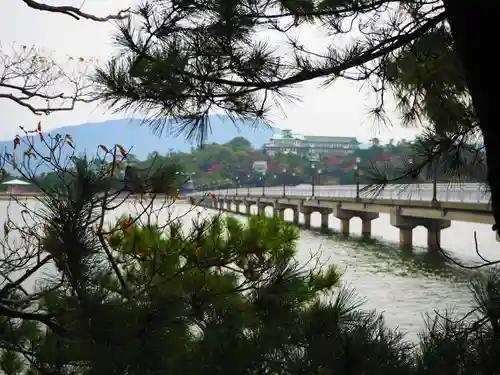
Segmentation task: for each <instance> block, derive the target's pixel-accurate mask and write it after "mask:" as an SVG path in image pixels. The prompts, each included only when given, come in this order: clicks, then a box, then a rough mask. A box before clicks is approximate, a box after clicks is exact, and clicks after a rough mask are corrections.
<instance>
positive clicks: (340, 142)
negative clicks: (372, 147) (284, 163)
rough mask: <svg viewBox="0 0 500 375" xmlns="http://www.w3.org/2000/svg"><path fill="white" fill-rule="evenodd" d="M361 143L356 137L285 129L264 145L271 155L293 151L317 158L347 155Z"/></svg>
mask: <svg viewBox="0 0 500 375" xmlns="http://www.w3.org/2000/svg"><path fill="white" fill-rule="evenodd" d="M359 144H360V143H359V142H358V140H357V139H356V138H355V137H325V136H316V135H304V134H301V133H294V132H292V131H291V130H289V129H284V130H282V131H281V132H280V133H275V134H274V135H273V136H272V138H271V139H270V141H269V143H267V144H266V145H265V146H264V147H265V149H266V152H267V153H268V154H270V155H274V154H276V153H284V154H289V153H293V154H297V155H301V156H306V157H313V158H317V157H319V156H321V155H331V156H338V157H347V156H349V155H351V154H352V153H353V152H354V151H356V150H358V149H359Z"/></svg>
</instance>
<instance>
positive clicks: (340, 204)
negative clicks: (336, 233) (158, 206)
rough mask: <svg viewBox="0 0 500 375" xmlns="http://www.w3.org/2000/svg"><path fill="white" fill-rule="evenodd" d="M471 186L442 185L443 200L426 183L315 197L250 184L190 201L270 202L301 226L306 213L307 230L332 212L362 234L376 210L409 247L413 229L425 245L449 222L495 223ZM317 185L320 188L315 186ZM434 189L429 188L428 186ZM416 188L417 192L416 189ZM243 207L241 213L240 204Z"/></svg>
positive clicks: (334, 190) (329, 190)
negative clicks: (422, 233)
mask: <svg viewBox="0 0 500 375" xmlns="http://www.w3.org/2000/svg"><path fill="white" fill-rule="evenodd" d="M471 185H475V186H463V185H462V186H451V187H448V186H446V187H444V186H440V187H439V189H438V192H439V194H438V195H437V197H439V198H444V197H447V198H448V199H447V200H432V197H433V195H432V193H431V199H428V198H429V197H428V194H427V192H428V189H429V185H427V184H425V185H421V186H418V187H417V186H411V187H410V188H409V189H406V190H404V191H402V190H399V189H398V187H396V186H390V187H389V188H388V189H387V190H385V192H384V193H382V194H378V195H376V196H373V195H371V196H370V194H367V193H366V192H362V193H361V194H357V189H356V187H352V186H342V187H316V190H315V195H314V196H311V191H310V190H308V189H307V188H305V189H304V188H300V187H296V188H287V187H285V188H284V189H283V188H282V187H269V188H251V189H246V188H245V189H241V188H240V189H229V190H215V191H211V192H195V193H192V194H189V196H191V197H192V198H193V203H194V204H199V205H202V206H206V207H210V208H214V209H221V210H228V211H231V207H232V205H233V204H234V205H235V206H236V211H235V212H236V213H241V214H247V215H250V207H251V206H253V205H255V206H256V207H257V209H258V214H260V215H264V214H265V209H266V207H268V206H272V207H273V212H274V214H275V215H280V216H281V217H283V214H284V210H285V209H291V210H292V211H293V222H294V223H295V224H299V214H300V213H302V214H303V215H304V224H305V227H306V228H311V214H312V213H313V212H318V213H320V214H321V228H322V229H328V227H329V225H328V224H329V223H328V218H329V215H330V214H333V216H334V217H336V218H338V219H339V220H340V224H341V225H340V227H341V233H342V234H343V235H345V236H348V235H349V232H350V231H349V223H350V220H351V219H352V218H353V217H358V218H360V219H361V221H362V235H363V236H365V237H368V236H370V235H371V222H372V220H375V219H377V218H378V217H379V214H380V213H387V214H389V215H390V222H391V224H392V225H393V226H395V227H396V228H398V229H399V230H400V244H401V245H403V246H411V245H412V237H413V236H412V235H413V229H414V228H415V227H417V226H423V227H425V228H427V231H428V236H427V243H428V247H429V248H436V247H438V245H439V241H440V234H441V230H443V229H446V228H449V227H450V226H451V222H452V221H465V222H471V223H482V224H493V223H494V220H493V215H492V211H491V207H490V204H489V202H488V201H489V196H488V195H487V194H485V193H484V191H482V190H481V189H480V187H478V186H477V185H476V184H471ZM318 188H319V189H318ZM430 189H431V191H432V186H430ZM419 190H420V191H419ZM242 206H244V207H245V209H244V211H243V212H242V211H241V210H240V208H241V207H242Z"/></svg>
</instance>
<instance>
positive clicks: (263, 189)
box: [260, 172, 266, 196]
mask: <svg viewBox="0 0 500 375" xmlns="http://www.w3.org/2000/svg"><path fill="white" fill-rule="evenodd" d="M260 179H261V180H262V196H264V195H265V185H266V172H263V173H262V177H261V178H260Z"/></svg>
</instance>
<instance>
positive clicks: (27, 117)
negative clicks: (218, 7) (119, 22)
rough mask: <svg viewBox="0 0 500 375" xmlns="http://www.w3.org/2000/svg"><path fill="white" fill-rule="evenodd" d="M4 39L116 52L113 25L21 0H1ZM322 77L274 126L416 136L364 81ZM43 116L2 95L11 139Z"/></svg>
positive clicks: (100, 11) (93, 2)
mask: <svg viewBox="0 0 500 375" xmlns="http://www.w3.org/2000/svg"><path fill="white" fill-rule="evenodd" d="M1 2H2V6H1V8H0V9H1V11H0V36H1V37H0V41H1V43H2V46H3V47H4V48H5V47H8V46H9V45H10V44H12V43H19V44H25V45H30V46H31V45H35V46H37V47H40V48H44V49H45V50H47V51H55V52H56V53H57V54H68V55H72V56H84V57H87V58H89V57H95V58H99V59H101V60H106V58H107V57H109V56H111V55H112V53H113V48H114V47H113V45H112V43H111V36H112V35H113V32H114V26H113V25H112V24H102V23H96V22H91V21H76V20H74V19H72V18H70V17H68V16H64V15H58V14H50V13H47V12H39V11H35V10H33V9H30V8H28V7H27V6H26V5H25V4H24V3H23V2H22V1H21V0H1ZM45 2H46V3H48V4H51V5H62V4H64V5H73V6H80V5H81V4H82V0H57V1H55V0H45ZM133 2H134V0H86V1H85V4H84V8H83V9H84V10H86V11H88V12H92V13H96V14H97V15H105V14H108V13H113V12H116V11H118V10H119V9H124V8H126V7H128V6H129V5H131V4H132V3H133ZM301 37H302V38H303V39H302V41H303V42H305V43H306V44H314V43H317V40H318V33H317V31H316V30H306V31H305V32H304V31H301ZM319 83H320V82H319V81H315V82H310V83H308V84H305V85H303V86H302V87H299V88H297V89H294V91H293V94H294V95H298V96H300V98H301V101H296V102H293V103H284V105H283V106H282V108H281V109H275V110H273V113H272V114H271V116H270V119H271V121H272V122H273V123H274V124H273V125H275V126H277V127H280V128H289V129H293V130H294V131H297V132H302V133H305V134H310V135H334V136H335V135H336V136H355V137H357V138H358V139H359V140H361V141H367V140H368V139H370V138H372V137H374V136H376V137H379V138H380V139H382V140H383V141H387V140H388V139H390V138H395V139H401V138H411V137H413V136H414V135H415V134H416V130H415V129H402V128H401V126H399V125H398V124H399V123H400V122H399V120H398V118H399V116H398V115H397V113H396V112H394V111H392V112H391V113H390V117H391V120H392V121H393V123H394V124H395V126H394V127H391V128H386V127H383V126H382V127H381V126H378V125H377V124H376V123H374V121H373V119H372V118H371V117H370V116H369V114H368V110H369V108H371V107H373V100H374V98H373V96H372V95H371V93H370V91H369V90H367V89H363V88H362V87H361V86H360V85H357V84H354V83H352V82H348V81H338V82H336V83H335V84H333V85H332V86H331V87H329V88H326V89H325V88H323V87H319ZM120 117H126V114H118V115H116V114H112V113H110V111H109V110H106V109H105V108H99V107H97V108H96V106H94V105H80V106H79V107H78V108H77V109H76V110H75V111H73V112H66V113H54V114H51V115H49V116H43V117H42V118H41V119H42V122H43V124H44V129H51V128H56V127H60V126H65V125H78V124H82V123H85V122H97V121H103V120H106V119H110V118H120ZM36 121H38V119H37V118H36V117H35V116H34V115H32V114H31V112H30V111H29V110H27V109H25V108H21V107H20V106H18V105H15V104H13V103H11V102H9V101H6V100H5V99H3V100H2V99H0V124H1V127H0V139H9V138H11V137H12V136H14V135H15V134H16V133H17V132H18V126H19V125H25V126H27V127H28V126H31V125H32V124H34V123H36Z"/></svg>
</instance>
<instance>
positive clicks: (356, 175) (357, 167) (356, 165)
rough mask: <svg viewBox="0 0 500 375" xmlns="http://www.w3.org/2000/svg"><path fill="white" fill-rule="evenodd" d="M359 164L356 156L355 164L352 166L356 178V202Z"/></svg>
mask: <svg viewBox="0 0 500 375" xmlns="http://www.w3.org/2000/svg"><path fill="white" fill-rule="evenodd" d="M360 163H361V158H360V157H359V156H358V157H357V158H356V164H355V165H354V173H355V177H356V200H359V164H360Z"/></svg>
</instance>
